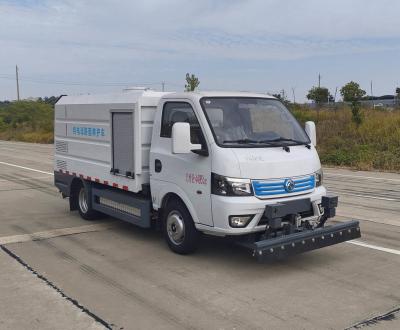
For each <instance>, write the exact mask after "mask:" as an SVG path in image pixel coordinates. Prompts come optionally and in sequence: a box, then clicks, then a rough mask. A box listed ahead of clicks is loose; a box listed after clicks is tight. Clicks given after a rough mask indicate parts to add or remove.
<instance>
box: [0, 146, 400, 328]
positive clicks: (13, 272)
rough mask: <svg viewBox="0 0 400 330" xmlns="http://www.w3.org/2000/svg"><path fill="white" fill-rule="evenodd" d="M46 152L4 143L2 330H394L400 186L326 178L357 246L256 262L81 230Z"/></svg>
mask: <svg viewBox="0 0 400 330" xmlns="http://www.w3.org/2000/svg"><path fill="white" fill-rule="evenodd" d="M51 173H52V146H50V145H33V144H25V143H11V142H2V141H0V245H1V250H0V329H27V328H29V329H102V328H111V329H206V328H207V329H346V328H351V327H352V326H354V325H356V324H358V325H357V326H356V328H362V327H364V326H365V327H367V326H368V327H370V328H376V329H400V312H399V309H400V275H399V274H400V227H399V226H400V175H399V174H390V173H376V172H354V171H348V170H337V169H332V168H327V169H325V184H326V186H327V187H328V188H329V190H330V191H331V192H334V193H338V194H339V196H340V208H339V210H338V214H339V216H338V217H336V218H335V221H343V220H344V219H349V218H355V219H359V220H360V221H361V230H362V233H363V237H362V238H361V239H360V240H358V241H357V242H355V243H356V244H357V245H356V244H352V243H343V244H339V245H337V246H332V247H327V248H324V249H321V250H317V251H313V252H309V253H306V254H304V255H299V256H296V257H293V258H290V259H287V260H284V261H281V262H273V263H266V264H259V263H256V262H255V261H254V260H253V259H251V257H250V256H249V255H247V253H246V252H244V251H242V250H240V249H239V248H236V247H233V246H231V245H230V244H228V243H227V242H226V241H224V240H221V239H212V238H208V239H204V240H203V241H202V245H201V247H200V249H199V251H198V252H197V253H196V254H194V255H191V256H178V255H175V254H173V253H171V252H170V251H169V250H168V249H167V247H166V245H165V243H164V241H163V239H162V237H161V234H160V233H158V232H155V231H151V230H143V229H139V228H136V227H134V226H132V225H129V224H125V223H123V222H120V221H115V220H113V219H104V220H102V221H96V222H89V223H88V222H85V221H84V220H82V219H81V218H80V217H79V216H78V214H76V212H75V213H70V212H69V210H68V203H67V201H66V200H63V199H62V198H61V196H60V195H59V194H58V192H57V190H56V188H55V187H54V186H53V177H52V175H51Z"/></svg>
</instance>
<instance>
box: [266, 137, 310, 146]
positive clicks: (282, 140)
mask: <svg viewBox="0 0 400 330" xmlns="http://www.w3.org/2000/svg"><path fill="white" fill-rule="evenodd" d="M261 142H263V143H264V142H271V143H273V142H294V143H297V144H300V145H305V146H306V147H307V148H308V149H311V146H310V144H309V143H307V142H305V141H301V140H296V139H290V138H285V137H279V138H276V139H273V140H263V141H260V143H261Z"/></svg>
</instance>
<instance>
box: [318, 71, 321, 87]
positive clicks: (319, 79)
mask: <svg viewBox="0 0 400 330" xmlns="http://www.w3.org/2000/svg"><path fill="white" fill-rule="evenodd" d="M320 87H321V74H320V73H318V88H320Z"/></svg>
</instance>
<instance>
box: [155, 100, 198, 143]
mask: <svg viewBox="0 0 400 330" xmlns="http://www.w3.org/2000/svg"><path fill="white" fill-rule="evenodd" d="M175 123H189V124H190V140H191V142H192V143H193V144H201V141H202V137H201V135H202V133H201V128H200V124H199V121H198V120H197V118H196V115H195V113H194V111H193V109H192V107H191V105H190V104H188V103H184V102H167V103H165V104H164V109H163V113H162V120H161V134H160V136H161V137H164V138H170V137H171V134H172V126H173V125H174V124H175Z"/></svg>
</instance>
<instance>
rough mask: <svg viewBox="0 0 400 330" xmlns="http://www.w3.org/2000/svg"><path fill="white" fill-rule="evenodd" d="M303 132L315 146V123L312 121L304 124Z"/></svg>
mask: <svg viewBox="0 0 400 330" xmlns="http://www.w3.org/2000/svg"><path fill="white" fill-rule="evenodd" d="M305 130H306V133H307V135H308V137H309V138H310V140H311V143H312V144H313V145H314V146H316V145H317V131H316V129H315V123H314V122H313V121H308V122H306V125H305Z"/></svg>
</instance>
